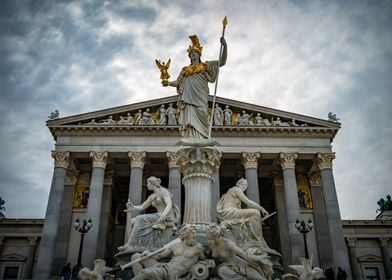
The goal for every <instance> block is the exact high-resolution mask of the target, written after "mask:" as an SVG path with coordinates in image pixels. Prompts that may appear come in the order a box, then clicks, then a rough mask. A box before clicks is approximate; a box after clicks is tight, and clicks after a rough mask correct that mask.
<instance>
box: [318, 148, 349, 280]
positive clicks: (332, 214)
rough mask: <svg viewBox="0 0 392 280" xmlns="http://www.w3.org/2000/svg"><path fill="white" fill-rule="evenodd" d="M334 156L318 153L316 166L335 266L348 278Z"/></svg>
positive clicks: (333, 154) (332, 154) (347, 263)
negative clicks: (333, 172)
mask: <svg viewBox="0 0 392 280" xmlns="http://www.w3.org/2000/svg"><path fill="white" fill-rule="evenodd" d="M334 158H335V153H325V154H321V153H318V154H317V158H316V162H317V165H318V168H319V169H320V174H321V181H322V184H323V191H324V200H325V207H326V212H327V219H328V226H329V235H330V237H331V248H332V251H333V255H334V262H335V268H337V267H338V266H340V267H341V268H343V269H344V270H345V271H346V272H347V274H348V275H349V278H350V277H351V268H350V263H349V261H348V254H347V248H346V243H345V241H344V235H343V227H342V223H341V218H340V211H339V204H338V198H337V195H336V189H335V181H334V178H333V174H332V160H333V159H334Z"/></svg>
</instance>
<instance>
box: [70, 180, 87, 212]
mask: <svg viewBox="0 0 392 280" xmlns="http://www.w3.org/2000/svg"><path fill="white" fill-rule="evenodd" d="M89 194H90V185H89V184H78V185H76V187H75V195H74V201H73V208H87V205H88V197H89Z"/></svg>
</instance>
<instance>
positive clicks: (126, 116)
mask: <svg viewBox="0 0 392 280" xmlns="http://www.w3.org/2000/svg"><path fill="white" fill-rule="evenodd" d="M211 111H212V110H208V114H209V116H211ZM213 114H214V116H213V125H214V126H239V127H250V126H251V127H253V126H255V127H310V126H315V125H314V124H311V123H307V122H302V121H298V120H297V119H295V118H287V117H281V116H278V115H271V114H266V113H263V112H257V111H250V110H245V109H244V108H241V107H234V106H231V105H229V104H222V103H216V105H215V109H214V112H213ZM178 117H179V109H178V107H177V106H175V105H174V104H173V103H167V104H160V105H157V106H151V107H147V108H140V109H136V110H133V111H128V112H124V113H121V114H113V115H108V116H105V117H101V118H98V117H97V118H91V119H88V120H84V121H81V122H79V123H78V124H79V125H112V126H117V125H123V126H158V125H159V126H177V125H178Z"/></svg>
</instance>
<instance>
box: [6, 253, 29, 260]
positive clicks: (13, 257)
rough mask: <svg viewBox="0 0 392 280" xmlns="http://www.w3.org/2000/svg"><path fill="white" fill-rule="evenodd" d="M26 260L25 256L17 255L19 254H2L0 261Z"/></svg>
mask: <svg viewBox="0 0 392 280" xmlns="http://www.w3.org/2000/svg"><path fill="white" fill-rule="evenodd" d="M25 260H26V257H25V256H22V255H19V254H15V253H12V254H8V255H4V256H2V257H1V261H14V262H15V261H19V262H24V261H25Z"/></svg>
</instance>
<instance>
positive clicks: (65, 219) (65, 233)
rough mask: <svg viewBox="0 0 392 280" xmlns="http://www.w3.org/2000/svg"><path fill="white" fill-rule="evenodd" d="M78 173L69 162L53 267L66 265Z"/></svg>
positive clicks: (56, 272)
mask: <svg viewBox="0 0 392 280" xmlns="http://www.w3.org/2000/svg"><path fill="white" fill-rule="evenodd" d="M78 175H79V171H78V170H77V169H76V167H75V165H74V164H73V162H72V161H71V164H70V165H69V167H68V170H67V176H66V177H65V182H64V195H63V201H62V203H61V207H60V221H61V223H60V225H59V231H58V234H57V238H56V247H55V248H56V249H55V253H54V260H53V267H63V266H64V264H65V263H66V258H67V249H68V242H69V237H70V231H71V230H73V226H72V223H73V221H72V207H73V199H74V195H75V186H76V182H77V179H78ZM60 273H61V271H60V270H58V269H57V270H55V271H53V274H54V275H58V276H59V275H60Z"/></svg>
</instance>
